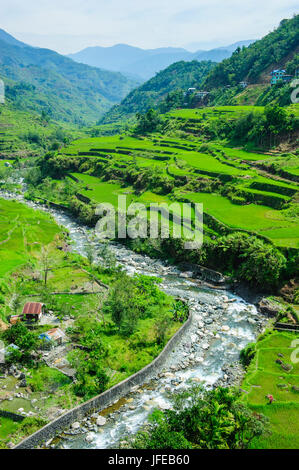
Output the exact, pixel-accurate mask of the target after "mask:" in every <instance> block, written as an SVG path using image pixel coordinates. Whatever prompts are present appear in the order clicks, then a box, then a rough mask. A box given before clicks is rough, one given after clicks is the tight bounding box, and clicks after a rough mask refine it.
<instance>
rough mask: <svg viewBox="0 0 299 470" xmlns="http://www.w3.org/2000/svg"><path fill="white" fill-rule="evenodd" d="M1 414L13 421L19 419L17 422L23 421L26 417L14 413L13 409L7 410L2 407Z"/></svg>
mask: <svg viewBox="0 0 299 470" xmlns="http://www.w3.org/2000/svg"><path fill="white" fill-rule="evenodd" d="M0 416H2V417H3V418H10V419H12V420H13V421H17V422H18V421H23V420H24V419H25V417H24V416H22V415H19V414H17V413H13V412H12V411H6V410H1V409H0Z"/></svg>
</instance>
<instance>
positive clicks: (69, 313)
mask: <svg viewBox="0 0 299 470" xmlns="http://www.w3.org/2000/svg"><path fill="white" fill-rule="evenodd" d="M0 214H2V216H1V217H2V219H3V220H2V222H3V223H2V225H3V233H2V239H3V240H2V244H1V246H0V248H1V250H2V251H1V253H3V254H2V255H1V256H2V259H3V257H5V259H6V258H7V260H9V262H7V263H3V265H2V267H3V270H2V272H1V283H0V291H1V293H0V318H1V329H2V328H3V326H4V327H6V328H4V329H3V331H2V332H1V333H0V338H1V340H2V341H4V344H5V346H6V347H8V346H9V345H11V344H13V345H14V346H13V347H10V348H8V349H7V351H6V365H7V366H8V367H9V366H10V365H14V366H17V368H18V369H19V370H21V371H22V372H23V374H24V377H26V383H27V388H26V393H27V394H28V398H15V397H14V392H15V390H16V386H17V385H18V380H17V379H15V378H11V377H9V378H8V379H4V382H3V384H5V387H3V389H2V388H1V391H0V398H1V399H2V404H1V407H2V408H3V409H6V410H8V411H13V412H16V411H17V410H18V409H19V408H23V409H24V410H25V413H29V412H31V413H33V414H34V419H33V421H32V423H31V421H30V420H29V418H26V420H25V421H24V426H23V425H22V423H17V424H13V423H12V422H11V421H10V420H5V421H3V423H4V424H5V426H4V428H5V430H4V431H3V433H4V436H1V438H0V442H1V446H4V447H5V446H7V444H8V442H9V441H12V442H14V443H15V442H16V441H18V440H19V439H20V438H22V437H24V436H25V435H26V432H27V433H30V432H34V431H33V430H32V429H34V430H35V429H36V427H38V426H39V425H43V424H44V423H45V421H44V420H49V419H53V418H52V417H53V413H55V412H57V409H65V408H70V407H73V406H75V405H76V404H78V403H80V402H82V401H84V400H86V399H88V398H91V397H93V396H95V395H97V394H99V393H101V392H102V391H104V390H106V389H107V388H109V387H111V386H113V385H115V384H116V383H118V382H120V381H121V380H123V379H124V378H126V377H128V376H130V375H131V374H133V373H135V372H137V371H138V370H140V369H141V368H142V367H144V366H145V365H147V364H148V363H150V362H151V361H152V360H153V359H154V358H155V357H156V356H157V355H158V354H159V353H160V352H161V350H162V349H163V347H164V345H165V344H166V342H167V341H168V340H169V339H170V338H171V336H172V335H173V334H174V333H175V332H176V331H177V329H178V328H179V327H180V326H181V324H182V322H184V321H185V320H186V319H187V317H188V308H187V306H186V305H185V304H183V303H182V302H179V301H175V300H174V299H173V298H172V297H170V296H168V295H166V294H164V293H162V292H161V291H160V290H159V288H158V284H159V279H156V278H152V277H150V278H148V277H146V276H141V275H139V276H135V277H133V278H130V277H128V276H127V275H126V274H125V273H124V272H122V270H121V269H120V268H119V267H117V266H116V262H115V259H114V257H113V255H112V253H111V252H110V250H109V248H108V247H106V246H104V247H102V248H99V249H95V248H94V247H93V245H91V244H90V243H89V242H88V241H86V258H83V257H81V256H79V255H75V254H72V253H71V252H70V251H69V249H68V239H67V236H66V234H65V233H63V232H62V231H61V229H60V227H58V226H57V225H56V224H55V222H54V221H53V220H52V219H51V217H50V216H48V215H46V214H44V213H41V212H38V211H34V210H33V209H30V208H28V207H26V206H25V205H23V204H20V203H18V202H16V201H5V200H0ZM29 227H30V230H29ZM96 255H97V256H99V257H100V261H97V262H95V260H96ZM59 292H60V294H59V295H54V293H55V294H57V293H59ZM32 301H34V302H42V303H44V304H45V306H46V309H47V313H46V316H44V317H43V318H44V320H43V322H37V323H31V324H30V325H29V324H27V322H25V321H24V318H22V315H21V313H22V309H23V306H24V304H25V303H26V302H32ZM11 315H20V321H19V322H17V323H16V324H13V325H9V323H8V320H9V318H10V316H11ZM58 326H59V327H60V328H61V329H62V330H63V331H64V332H65V334H66V339H65V343H64V348H63V349H62V350H61V351H60V353H59V354H60V356H59V357H58V358H57V357H55V356H54V359H50V357H51V348H49V344H48V343H47V342H45V341H44V340H42V339H41V337H40V335H41V334H42V333H45V332H46V331H48V330H49V329H51V328H54V327H58ZM54 348H55V346H54ZM49 351H50V352H49ZM45 353H46V354H45ZM49 354H50V356H49ZM44 361H46V364H45V362H44ZM60 363H61V365H60ZM65 367H67V369H65ZM67 370H73V372H72V374H73V375H75V376H76V381H75V382H73V380H72V379H71V378H70V377H69V376H66V375H65V373H66V372H65V371H67ZM1 381H2V379H1ZM10 397H13V400H10V399H9V398H10ZM33 399H34V402H36V405H34V406H33V405H32V403H33V401H32V400H33ZM27 419H28V420H29V421H30V423H31V424H32V426H35V427H34V428H33V427H32V426H31V424H30V423H29V421H28V423H29V424H30V425H29V424H28V426H27V424H26V422H27ZM25 425H26V426H25ZM4 428H3V429H4ZM0 432H1V431H0Z"/></svg>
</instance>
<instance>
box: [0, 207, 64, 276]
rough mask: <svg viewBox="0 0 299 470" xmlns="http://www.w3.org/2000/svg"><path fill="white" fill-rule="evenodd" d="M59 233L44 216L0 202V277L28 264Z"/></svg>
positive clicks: (47, 217)
mask: <svg viewBox="0 0 299 470" xmlns="http://www.w3.org/2000/svg"><path fill="white" fill-rule="evenodd" d="M60 232H61V230H60V228H59V227H58V226H57V225H56V224H55V222H53V220H52V219H51V218H50V217H49V216H48V215H47V214H45V213H42V212H36V211H34V210H33V209H30V208H28V207H26V206H25V205H24V204H20V203H17V202H14V201H6V200H4V199H0V256H1V261H2V262H1V265H0V277H2V276H4V275H5V274H7V273H9V272H11V271H12V270H14V269H16V268H17V266H19V265H21V264H24V263H25V262H27V261H29V260H30V258H31V257H32V255H34V253H37V252H39V251H40V248H41V246H42V245H47V244H48V243H50V242H51V241H52V240H53V239H54V237H55V235H57V234H59V233H60Z"/></svg>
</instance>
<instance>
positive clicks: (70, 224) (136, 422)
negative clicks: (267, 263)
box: [19, 196, 266, 448]
mask: <svg viewBox="0 0 299 470" xmlns="http://www.w3.org/2000/svg"><path fill="white" fill-rule="evenodd" d="M19 197H21V196H19ZM26 203H27V204H29V205H30V206H34V207H36V208H38V209H41V206H38V205H35V204H34V203H32V202H28V201H27V202H26ZM44 210H46V211H47V212H49V213H51V214H52V216H54V218H55V219H56V221H57V222H58V223H59V225H62V226H64V227H66V228H67V230H68V233H69V236H70V239H71V240H72V242H73V247H72V249H73V250H75V251H76V252H78V253H80V254H84V248H85V244H86V236H87V237H89V238H90V239H93V230H91V229H89V228H87V227H82V226H78V224H77V223H76V222H75V221H74V219H73V218H71V217H70V216H69V215H66V214H64V213H61V212H59V211H57V210H54V209H53V208H52V209H46V208H44ZM93 243H95V242H94V241H93ZM110 248H111V250H112V251H113V252H114V253H115V256H116V259H117V261H118V262H121V263H122V266H123V267H124V268H125V270H126V272H127V273H128V274H130V275H132V274H134V273H143V274H147V275H151V276H152V275H154V276H158V277H160V278H161V279H162V283H161V284H160V287H161V288H162V289H163V290H165V291H166V292H167V293H169V294H171V295H173V296H179V297H182V298H184V299H185V300H187V301H188V303H189V305H190V308H191V309H192V313H193V321H192V327H191V329H190V331H188V334H187V336H186V337H184V338H183V339H182V343H181V344H180V345H178V347H177V348H175V350H174V351H172V353H171V355H170V358H169V360H168V361H167V364H166V367H165V370H164V371H163V372H162V371H161V374H166V376H165V375H164V376H156V377H154V378H153V379H154V380H153V383H154V384H156V386H155V387H154V388H153V389H152V390H145V392H144V393H140V392H137V393H136V394H134V396H130V397H129V399H130V398H133V400H135V399H136V403H133V402H129V403H130V404H126V405H124V408H123V409H120V410H118V411H119V414H116V415H115V416H114V415H112V420H114V421H111V422H110V421H107V426H106V427H104V428H105V429H104V428H103V427H100V428H99V430H98V431H99V433H98V434H97V433H96V434H95V435H94V438H93V440H92V441H89V442H87V441H86V434H84V433H83V435H82V433H81V434H80V435H77V438H76V439H75V440H70V441H68V443H67V446H69V447H80V448H81V447H86V446H87V447H99V448H102V447H107V446H111V445H112V446H113V445H117V443H118V442H119V440H120V436H122V435H123V434H124V429H123V423H124V422H125V421H127V425H126V426H127V427H126V431H127V433H128V434H131V433H132V432H135V431H136V430H137V429H138V428H139V427H140V426H141V424H142V423H143V422H145V421H146V419H147V416H148V414H149V413H150V412H151V410H152V409H153V408H154V407H155V406H160V405H161V404H162V406H168V405H167V404H168V403H169V395H168V394H169V392H170V390H172V389H173V388H174V387H175V388H178V389H179V388H181V387H182V388H183V387H186V386H187V387H188V386H189V383H192V382H196V381H200V382H202V383H205V384H206V386H208V387H209V386H213V384H215V383H216V382H217V380H219V379H220V380H223V381H224V383H225V384H226V385H227V386H228V385H232V384H234V383H236V381H239V380H240V378H241V375H240V372H241V371H237V373H236V374H234V373H233V372H232V368H231V364H234V363H236V362H237V361H238V359H239V353H240V350H241V349H243V347H244V346H246V344H247V343H248V342H251V341H254V339H255V338H256V336H257V335H258V334H259V333H260V332H261V331H262V330H263V328H264V326H265V323H266V318H265V317H264V316H260V315H259V314H258V312H257V311H256V308H255V307H254V306H252V305H250V304H248V303H247V302H245V301H244V300H243V299H241V298H238V297H237V296H234V295H233V294H232V293H230V292H227V291H223V290H220V289H218V290H217V289H208V288H206V287H203V286H199V285H198V283H197V282H196V280H195V279H188V278H186V277H185V275H184V274H185V272H182V271H180V270H178V269H177V268H176V267H174V266H171V265H169V264H168V263H167V262H165V261H163V262H161V261H159V260H156V259H151V258H149V257H148V256H145V255H140V254H137V253H134V252H132V251H130V250H128V249H127V248H126V247H124V246H122V245H119V244H117V243H115V244H111V246H110ZM234 299H235V300H234ZM223 367H224V370H223V369H222V368H223ZM145 402H148V404H146V405H145V407H146V408H144V407H143V405H144V403H145ZM159 403H160V405H159ZM116 417H117V418H118V419H117V420H116V421H115V419H116ZM112 424H113V426H112ZM101 431H102V432H101ZM92 432H94V431H92ZM111 433H112V436H111ZM113 436H114V437H113ZM75 437H76V436H75ZM63 442H64V445H65V442H66V441H65V440H64V441H63Z"/></svg>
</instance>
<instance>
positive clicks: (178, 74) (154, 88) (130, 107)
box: [103, 60, 216, 123]
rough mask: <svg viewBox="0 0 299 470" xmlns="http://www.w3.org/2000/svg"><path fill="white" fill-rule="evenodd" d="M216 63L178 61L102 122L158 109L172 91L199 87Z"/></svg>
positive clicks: (134, 91) (110, 112)
mask: <svg viewBox="0 0 299 470" xmlns="http://www.w3.org/2000/svg"><path fill="white" fill-rule="evenodd" d="M215 65H216V64H215V63H214V62H210V61H203V62H197V61H195V60H194V61H192V62H184V61H181V62H177V63H175V64H172V65H171V66H170V67H168V68H167V69H165V70H163V71H162V72H159V73H158V74H157V75H156V76H155V77H153V78H151V79H150V80H149V81H147V82H146V83H144V84H143V85H141V86H140V87H139V88H137V89H136V90H133V91H131V93H129V95H128V96H127V97H126V98H125V99H124V100H123V101H122V102H121V104H120V105H117V106H114V107H113V108H112V109H111V110H110V111H109V112H108V113H107V114H106V116H104V118H103V122H104V123H107V122H114V121H117V120H119V119H121V118H128V117H130V116H132V115H134V114H136V113H143V112H146V111H147V110H148V109H150V108H155V107H157V106H159V105H160V104H161V103H162V101H163V100H164V99H165V98H166V97H167V95H168V94H169V93H171V92H175V91H179V90H181V91H182V90H184V91H185V90H186V89H187V88H189V87H193V86H196V87H199V86H200V84H201V83H202V82H203V80H204V78H205V77H206V75H207V74H208V73H209V72H210V71H211V70H212V69H213V68H214V67H215Z"/></svg>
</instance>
